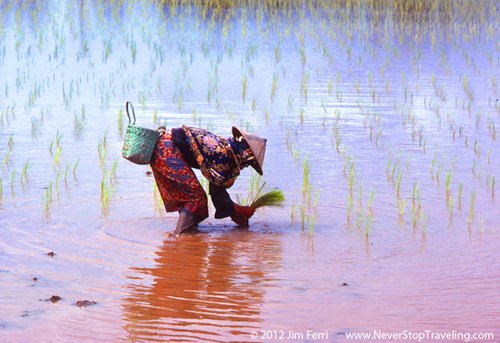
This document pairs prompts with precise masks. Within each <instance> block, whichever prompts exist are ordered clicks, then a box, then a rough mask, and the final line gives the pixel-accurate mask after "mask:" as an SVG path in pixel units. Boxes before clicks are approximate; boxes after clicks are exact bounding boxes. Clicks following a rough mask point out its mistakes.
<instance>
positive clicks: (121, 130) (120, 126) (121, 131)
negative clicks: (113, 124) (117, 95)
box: [75, 107, 156, 138]
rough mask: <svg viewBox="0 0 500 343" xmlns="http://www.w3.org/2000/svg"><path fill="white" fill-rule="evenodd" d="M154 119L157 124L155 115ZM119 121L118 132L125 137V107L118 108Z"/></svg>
mask: <svg viewBox="0 0 500 343" xmlns="http://www.w3.org/2000/svg"><path fill="white" fill-rule="evenodd" d="M75 119H76V117H75ZM153 120H154V122H155V124H156V120H155V119H154V117H153ZM117 123H118V134H119V135H120V138H122V137H123V109H122V108H121V107H120V109H119V110H118V120H117Z"/></svg>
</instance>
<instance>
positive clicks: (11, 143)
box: [7, 133, 14, 150]
mask: <svg viewBox="0 0 500 343" xmlns="http://www.w3.org/2000/svg"><path fill="white" fill-rule="evenodd" d="M13 146H14V134H13V133H11V134H10V136H9V141H8V143H7V147H8V148H9V150H12V147H13Z"/></svg>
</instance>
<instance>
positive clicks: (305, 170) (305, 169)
mask: <svg viewBox="0 0 500 343" xmlns="http://www.w3.org/2000/svg"><path fill="white" fill-rule="evenodd" d="M309 171H310V169H309V160H308V159H307V157H306V158H305V159H304V162H303V164H302V192H305V191H306V190H307V189H308V187H309Z"/></svg>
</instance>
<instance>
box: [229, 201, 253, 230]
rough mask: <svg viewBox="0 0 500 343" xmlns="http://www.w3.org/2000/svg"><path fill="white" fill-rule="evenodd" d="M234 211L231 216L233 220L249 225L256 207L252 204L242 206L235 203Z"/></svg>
mask: <svg viewBox="0 0 500 343" xmlns="http://www.w3.org/2000/svg"><path fill="white" fill-rule="evenodd" d="M233 208H234V213H233V215H232V216H231V220H232V221H233V222H235V223H236V224H238V225H243V226H248V219H250V218H251V217H252V216H253V215H254V213H255V209H254V208H252V207H250V206H241V205H238V204H236V203H234V204H233Z"/></svg>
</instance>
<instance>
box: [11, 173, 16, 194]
mask: <svg viewBox="0 0 500 343" xmlns="http://www.w3.org/2000/svg"><path fill="white" fill-rule="evenodd" d="M15 178H16V169H12V173H11V179H10V190H11V193H12V196H14V179H15Z"/></svg>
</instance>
